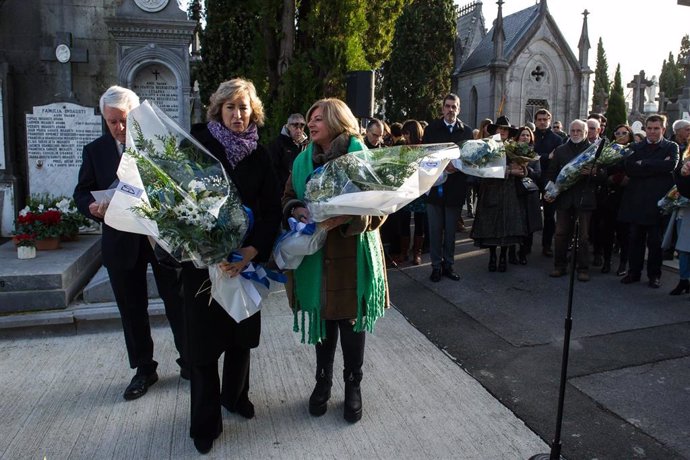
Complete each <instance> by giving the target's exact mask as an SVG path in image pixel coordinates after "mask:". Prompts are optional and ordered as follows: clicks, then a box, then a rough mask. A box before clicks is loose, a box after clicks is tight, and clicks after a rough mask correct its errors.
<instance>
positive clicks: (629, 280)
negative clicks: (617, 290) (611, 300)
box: [621, 273, 640, 284]
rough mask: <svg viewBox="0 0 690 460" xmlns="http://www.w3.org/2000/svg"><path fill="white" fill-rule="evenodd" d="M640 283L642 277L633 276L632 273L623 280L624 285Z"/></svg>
mask: <svg viewBox="0 0 690 460" xmlns="http://www.w3.org/2000/svg"><path fill="white" fill-rule="evenodd" d="M638 281H640V275H631V274H630V273H628V274H627V275H625V276H624V277H623V278H621V283H623V284H632V283H637V282H638Z"/></svg>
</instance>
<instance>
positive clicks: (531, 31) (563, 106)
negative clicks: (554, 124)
mask: <svg viewBox="0 0 690 460" xmlns="http://www.w3.org/2000/svg"><path fill="white" fill-rule="evenodd" d="M503 3H504V2H503V0H499V1H498V14H497V17H496V20H495V21H494V23H493V27H492V28H491V30H489V31H488V32H487V31H486V28H485V23H484V16H483V14H482V2H481V1H475V2H472V3H470V4H468V5H465V6H463V7H462V8H461V9H460V14H459V16H458V20H457V30H458V36H457V40H456V45H455V69H454V72H453V82H452V88H453V91H455V92H456V93H457V94H458V95H459V96H460V99H461V101H462V115H461V117H462V119H463V120H465V121H466V122H467V123H469V124H470V125H471V126H478V125H479V123H480V122H481V120H482V119H484V118H491V119H492V120H495V119H496V118H497V117H498V116H499V115H506V116H507V117H508V118H509V119H510V121H511V123H513V124H515V125H523V124H524V123H525V122H527V121H533V119H534V112H536V111H537V110H538V109H540V108H542V107H543V108H546V109H548V110H549V111H550V112H551V113H552V114H553V116H554V119H557V120H573V119H575V118H579V117H582V116H584V115H586V114H587V101H588V96H589V78H590V74H591V73H592V70H591V69H590V67H589V64H588V55H589V49H590V44H589V38H588V32H587V14H588V12H587V11H586V10H585V11H584V12H583V15H584V19H583V24H582V33H581V36H580V41H579V44H578V55H577V56H576V55H575V54H574V53H573V51H572V50H571V49H570V47H569V46H568V43H567V42H566V40H565V38H564V37H563V34H562V33H561V31H560V30H559V28H558V25H557V24H556V22H555V21H554V19H553V17H552V16H551V14H550V13H549V8H548V5H547V1H546V0H539V2H538V3H536V4H535V5H533V6H530V7H529V8H525V9H524V10H521V11H518V12H516V13H513V14H511V15H509V16H506V17H503V7H502V5H503Z"/></svg>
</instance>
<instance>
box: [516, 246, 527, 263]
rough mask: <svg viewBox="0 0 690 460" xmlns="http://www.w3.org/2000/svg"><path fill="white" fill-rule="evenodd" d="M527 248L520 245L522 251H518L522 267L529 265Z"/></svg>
mask: <svg viewBox="0 0 690 460" xmlns="http://www.w3.org/2000/svg"><path fill="white" fill-rule="evenodd" d="M527 254H528V252H527V247H526V246H525V245H522V244H521V245H520V250H519V251H518V261H519V262H520V265H527Z"/></svg>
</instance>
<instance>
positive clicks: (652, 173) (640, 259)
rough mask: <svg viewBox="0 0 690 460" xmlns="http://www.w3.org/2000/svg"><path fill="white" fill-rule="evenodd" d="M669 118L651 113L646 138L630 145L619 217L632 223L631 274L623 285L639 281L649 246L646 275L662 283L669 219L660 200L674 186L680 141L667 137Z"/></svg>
mask: <svg viewBox="0 0 690 460" xmlns="http://www.w3.org/2000/svg"><path fill="white" fill-rule="evenodd" d="M664 131H666V117H665V116H663V115H650V116H649V117H647V120H645V133H646V134H647V138H646V139H645V140H644V141H642V142H637V143H636V144H633V145H632V147H630V150H632V153H631V154H630V155H628V156H627V157H626V159H625V173H626V174H627V176H628V178H629V180H628V185H626V186H625V191H624V192H623V198H622V201H621V207H620V210H619V212H618V220H619V221H621V222H627V223H629V224H630V233H629V236H628V238H629V246H628V247H629V250H628V253H629V254H630V259H629V263H630V266H629V267H628V274H627V275H626V276H625V277H623V278H622V279H621V282H622V283H623V284H631V283H636V282H638V281H640V277H641V274H642V266H643V265H644V255H645V243H646V246H647V277H648V278H649V287H651V288H658V287H660V286H661V264H662V263H663V255H662V250H661V241H662V238H661V236H662V233H663V229H664V228H665V224H666V218H665V217H664V216H663V215H662V214H661V213H660V212H659V208H658V207H657V203H658V202H659V200H660V199H661V198H663V196H664V195H665V194H666V193H667V192H668V191H669V190H670V189H671V187H673V183H674V181H673V170H674V169H675V167H676V164H677V163H678V156H679V152H678V144H676V143H675V142H671V141H669V140H666V139H664Z"/></svg>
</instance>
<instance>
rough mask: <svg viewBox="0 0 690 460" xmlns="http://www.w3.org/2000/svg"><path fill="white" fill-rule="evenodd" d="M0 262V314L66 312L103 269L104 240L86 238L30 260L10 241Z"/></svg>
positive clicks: (1, 249)
mask: <svg viewBox="0 0 690 460" xmlns="http://www.w3.org/2000/svg"><path fill="white" fill-rule="evenodd" d="M0 261H1V262H0V313H3V314H6V313H13V312H22V311H34V310H48V309H64V308H67V306H68V305H69V304H70V302H71V301H72V300H73V299H74V298H75V296H76V295H77V294H78V293H79V292H80V291H81V290H82V289H83V288H84V286H86V284H87V283H88V282H89V280H90V279H91V277H92V276H93V275H94V273H96V271H98V269H99V267H100V266H101V237H100V236H97V235H82V236H81V237H80V238H79V239H78V240H77V241H70V242H63V243H62V248H61V249H57V250H54V251H37V252H36V258H35V259H26V260H20V259H17V250H16V248H15V246H14V243H12V242H11V241H9V242H7V243H5V244H3V245H0Z"/></svg>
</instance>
